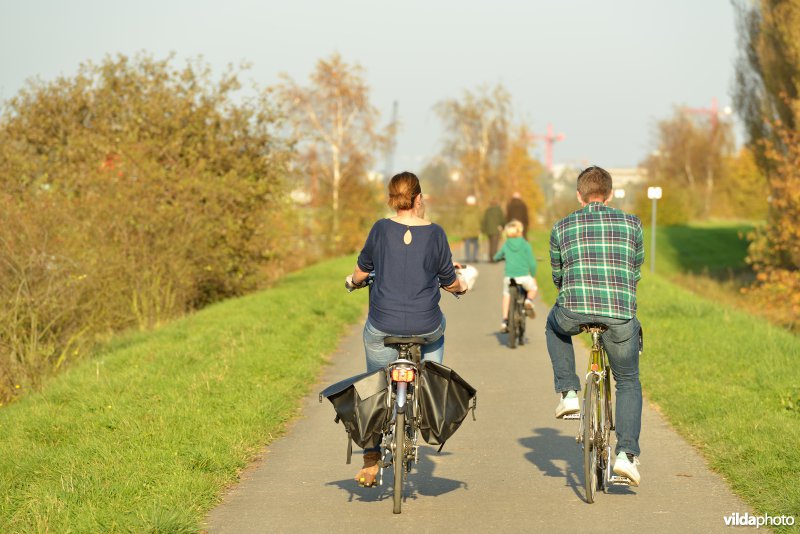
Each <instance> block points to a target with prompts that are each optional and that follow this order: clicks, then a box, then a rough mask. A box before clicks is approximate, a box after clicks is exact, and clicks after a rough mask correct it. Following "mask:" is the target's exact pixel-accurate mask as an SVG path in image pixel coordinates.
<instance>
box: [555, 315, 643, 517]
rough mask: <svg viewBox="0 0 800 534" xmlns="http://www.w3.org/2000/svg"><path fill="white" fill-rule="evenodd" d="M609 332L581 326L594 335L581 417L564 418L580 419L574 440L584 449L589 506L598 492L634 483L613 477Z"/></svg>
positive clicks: (574, 415) (600, 326)
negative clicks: (606, 342) (606, 338)
mask: <svg viewBox="0 0 800 534" xmlns="http://www.w3.org/2000/svg"><path fill="white" fill-rule="evenodd" d="M606 329H607V327H606V326H605V325H603V324H599V323H592V324H585V325H581V331H583V332H587V333H589V334H591V336H592V348H591V353H590V358H589V368H588V370H587V373H586V385H585V386H584V388H583V408H582V410H581V412H580V414H572V415H567V416H565V417H564V419H580V423H581V424H580V428H579V429H578V435H577V437H576V438H575V440H576V441H577V442H578V443H580V444H581V447H582V448H583V484H584V488H585V490H586V502H588V503H590V504H591V503H593V502H594V498H595V494H596V492H597V490H602V491H603V492H604V493H608V489H609V487H610V486H612V485H622V486H629V485H630V483H631V481H630V480H629V479H628V478H627V477H622V476H618V475H614V474H612V471H611V431H612V430H614V415H613V412H612V409H611V368H610V367H609V365H608V356H607V355H606V351H605V348H603V342H602V340H601V338H600V336H601V335H602V333H603V332H605V331H606Z"/></svg>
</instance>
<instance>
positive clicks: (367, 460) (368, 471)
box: [356, 452, 381, 488]
mask: <svg viewBox="0 0 800 534" xmlns="http://www.w3.org/2000/svg"><path fill="white" fill-rule="evenodd" d="M380 459H381V455H380V453H379V452H365V453H364V467H362V468H361V471H359V472H358V474H357V475H356V482H358V485H359V486H361V487H362V488H371V487H372V486H375V485H377V484H378V480H377V478H378V471H379V470H380V467H379V466H378V461H379V460H380Z"/></svg>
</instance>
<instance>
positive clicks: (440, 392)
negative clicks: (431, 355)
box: [417, 361, 477, 450]
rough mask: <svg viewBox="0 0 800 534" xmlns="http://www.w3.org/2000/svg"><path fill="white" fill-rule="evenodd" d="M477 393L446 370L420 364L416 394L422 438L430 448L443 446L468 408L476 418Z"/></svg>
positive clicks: (455, 374) (456, 374) (435, 365)
mask: <svg viewBox="0 0 800 534" xmlns="http://www.w3.org/2000/svg"><path fill="white" fill-rule="evenodd" d="M476 393H477V392H476V390H475V388H473V387H472V386H470V385H469V384H467V382H466V380H464V379H463V378H461V377H460V376H459V375H458V373H456V372H455V371H453V370H452V369H450V368H449V367H445V366H444V365H442V364H439V363H436V362H432V361H423V362H422V370H421V372H420V380H419V391H418V393H417V395H418V397H417V400H418V401H419V409H420V416H421V417H420V419H421V422H420V428H419V430H420V433H421V434H422V439H424V440H425V442H426V443H428V444H429V445H442V446H444V442H445V441H447V440H448V439H449V438H450V436H452V435H453V434H455V432H456V430H458V427H460V426H461V422H462V421H464V418H465V417H466V416H467V412H469V411H470V409H471V410H472V418H473V419H475V407H476V403H477V397H476ZM439 449H440V450H441V447H440V448H439Z"/></svg>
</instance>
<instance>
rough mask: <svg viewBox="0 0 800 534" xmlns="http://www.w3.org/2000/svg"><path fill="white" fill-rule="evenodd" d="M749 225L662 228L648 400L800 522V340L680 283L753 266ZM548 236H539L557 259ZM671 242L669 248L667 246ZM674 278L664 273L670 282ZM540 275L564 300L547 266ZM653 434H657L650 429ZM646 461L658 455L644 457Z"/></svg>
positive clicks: (745, 485) (650, 303) (762, 500)
mask: <svg viewBox="0 0 800 534" xmlns="http://www.w3.org/2000/svg"><path fill="white" fill-rule="evenodd" d="M742 230H747V227H741V228H740V227H724V226H722V227H720V226H702V227H695V226H690V227H675V228H666V229H664V230H663V231H659V235H658V239H659V241H658V247H659V249H658V252H659V255H660V258H661V259H659V260H658V263H657V265H656V268H657V270H658V274H656V275H652V274H650V272H649V268H648V269H646V270H645V271H644V272H643V275H642V276H643V278H642V281H641V282H640V284H639V291H638V304H639V311H638V315H639V318H640V320H641V321H642V324H643V326H644V331H645V351H644V354H643V356H642V360H641V378H642V385H643V387H644V391H645V395H646V397H647V398H648V400H650V401H651V402H653V403H655V404H656V405H658V406H659V408H660V409H661V411H662V413H663V414H664V415H665V416H666V417H667V419H668V420H669V421H670V422H671V423H672V425H673V426H674V427H675V428H676V429H677V430H678V432H679V433H680V434H681V435H683V436H684V437H685V438H686V439H687V440H689V441H690V442H691V443H692V444H694V445H695V446H697V447H698V449H699V450H700V451H701V452H702V453H703V455H704V456H705V458H706V459H707V461H708V463H709V465H710V466H711V467H712V468H713V469H714V470H716V471H717V472H719V473H721V474H722V475H723V476H724V477H725V478H726V479H727V480H728V482H729V483H730V485H731V487H732V488H733V489H734V491H735V492H736V493H737V494H739V495H740V496H742V497H743V498H744V499H745V500H746V501H747V502H748V503H750V504H751V505H752V506H753V507H754V508H755V509H756V511H757V512H758V513H769V514H773V515H780V514H793V515H795V516H796V517H797V518H798V519H800V484H798V483H797V480H798V479H797V477H798V474H799V473H800V447H798V443H800V411H798V409H797V408H795V409H788V408H789V407H791V406H795V407H796V406H797V405H798V404H799V403H800V402H798V401H800V398H799V394H798V391H800V366H798V364H799V363H800V362H799V361H798V356H800V337H798V336H796V335H793V334H791V333H789V332H788V331H787V330H785V329H783V328H780V327H778V326H775V325H772V324H770V323H769V322H767V321H766V320H765V319H762V318H758V317H754V316H753V315H752V314H748V313H746V312H744V311H741V310H738V309H736V308H734V307H731V306H724V305H722V304H720V303H719V302H717V301H715V300H712V299H708V298H703V297H702V296H700V295H696V294H694V293H692V292H690V291H688V290H685V289H682V288H681V287H680V286H679V285H678V284H675V283H673V282H672V281H671V280H670V278H671V277H672V276H674V275H676V274H679V273H682V272H686V271H692V270H694V271H706V272H708V273H711V274H712V275H713V273H725V272H727V271H728V270H729V269H730V270H732V271H735V270H736V269H740V268H743V266H744V263H743V257H744V254H745V252H746V243H743V242H741V241H740V240H739V239H738V233H739V232H740V231H742ZM547 236H548V233H547V232H543V231H540V232H538V233H537V234H535V235H534V238H533V246H534V250H535V252H536V255H537V257H543V258H548V253H547V247H548V245H547ZM662 246H663V249H662ZM662 275H664V276H662ZM537 279H538V281H539V285H540V287H541V289H542V293H543V297H544V299H545V301H546V302H548V303H551V302H553V301H554V299H555V296H556V291H555V288H554V287H553V284H552V281H551V280H550V266H549V263H548V261H547V260H545V261H542V262H540V266H539V270H538V272H537ZM643 432H647V429H646V428H645V429H643ZM643 454H644V456H645V458H647V459H646V460H645V462H650V461H654V462H657V461H658V456H657V451H643Z"/></svg>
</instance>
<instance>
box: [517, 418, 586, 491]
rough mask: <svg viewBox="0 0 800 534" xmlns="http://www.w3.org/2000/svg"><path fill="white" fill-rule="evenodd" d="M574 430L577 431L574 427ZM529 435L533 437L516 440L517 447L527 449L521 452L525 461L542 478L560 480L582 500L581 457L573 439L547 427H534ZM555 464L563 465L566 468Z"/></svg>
mask: <svg viewBox="0 0 800 534" xmlns="http://www.w3.org/2000/svg"><path fill="white" fill-rule="evenodd" d="M570 429H572V427H570ZM574 430H575V431H577V425H576V426H575V429H574ZM533 432H534V435H533V436H530V437H527V438H521V439H520V440H519V442H520V444H521V445H523V446H524V447H525V448H527V449H530V452H526V453H525V459H526V460H528V461H529V462H531V463H532V464H533V465H535V466H536V467H538V468H539V470H540V471H541V472H542V474H543V475H544V476H546V477H559V478H560V477H563V478H564V479H565V482H566V484H567V485H568V486H569V487H571V488H572V491H574V492H575V495H577V496H578V497H579V498H581V499H583V498H584V495H583V456H582V455H581V448H580V446H579V445H578V444H577V443H576V442H575V436H573V435H571V434H569V435H563V434H561V432H560V431H558V430H556V429H555V428H547V427H544V428H534V429H533ZM557 464H566V467H565V468H561V467H559V465H557Z"/></svg>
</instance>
